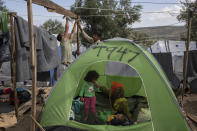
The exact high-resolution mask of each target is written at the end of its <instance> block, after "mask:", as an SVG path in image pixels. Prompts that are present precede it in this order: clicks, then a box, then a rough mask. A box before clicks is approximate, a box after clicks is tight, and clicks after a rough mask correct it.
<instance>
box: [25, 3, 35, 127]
mask: <svg viewBox="0 0 197 131" xmlns="http://www.w3.org/2000/svg"><path fill="white" fill-rule="evenodd" d="M27 7H28V24H29V41H30V56H31V69H32V117H33V118H34V119H35V120H36V84H37V74H36V73H37V69H36V45H35V41H34V40H35V39H34V35H33V32H34V29H33V16H32V0H27ZM35 129H36V128H35V123H34V121H33V120H32V131H35Z"/></svg>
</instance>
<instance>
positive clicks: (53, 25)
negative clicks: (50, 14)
mask: <svg viewBox="0 0 197 131" xmlns="http://www.w3.org/2000/svg"><path fill="white" fill-rule="evenodd" d="M40 27H41V28H44V29H46V30H47V31H50V32H51V33H53V34H59V33H63V32H64V27H63V25H62V23H61V22H59V21H58V20H52V19H49V20H48V21H46V22H44V24H43V25H41V26H40Z"/></svg>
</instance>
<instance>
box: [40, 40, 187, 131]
mask: <svg viewBox="0 0 197 131" xmlns="http://www.w3.org/2000/svg"><path fill="white" fill-rule="evenodd" d="M166 66H167V65H166ZM89 70H96V71H97V72H98V73H99V75H100V77H99V80H98V83H99V84H101V85H105V86H106V87H108V88H109V87H110V86H111V83H112V81H119V82H120V83H122V84H123V85H124V87H125V96H126V97H129V96H132V95H141V96H145V97H146V98H147V101H148V105H149V109H150V112H151V121H149V122H144V123H140V124H137V125H131V126H112V125H90V124H84V123H80V122H77V121H75V120H69V114H70V110H71V106H72V100H73V98H74V97H76V96H77V95H78V94H79V91H80V86H81V85H82V83H83V82H84V80H83V79H84V76H85V74H86V73H87V72H88V71H89ZM41 125H42V126H43V127H53V126H64V127H68V128H75V129H77V130H91V131H110V130H111V131H130V130H132V131H145V130H146V131H187V130H190V128H189V126H188V124H187V122H186V121H185V119H184V116H183V114H182V112H181V110H180V108H179V105H178V104H177V100H176V98H175V96H174V93H173V91H172V89H171V85H170V83H169V81H168V80H167V77H166V76H165V74H164V72H163V71H162V69H161V68H160V66H159V64H158V63H157V61H156V60H155V59H154V57H153V56H152V55H151V54H150V53H149V52H148V51H146V50H145V49H144V48H142V47H141V46H139V45H137V44H135V43H133V42H132V41H129V40H126V39H111V40H108V41H105V42H103V43H101V44H99V45H94V46H92V47H91V48H90V49H89V50H87V51H86V52H85V53H84V54H82V55H81V56H80V57H79V58H78V59H77V60H76V61H75V62H74V63H73V64H72V65H71V66H70V67H69V68H68V70H66V72H65V73H64V74H63V76H62V77H61V78H60V80H59V81H58V82H57V84H56V86H55V87H54V89H53V91H52V92H51V94H50V96H49V97H48V100H47V103H46V106H45V109H44V112H43V115H42V118H41ZM65 129H66V128H65Z"/></svg>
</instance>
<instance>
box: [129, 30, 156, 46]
mask: <svg viewBox="0 0 197 131" xmlns="http://www.w3.org/2000/svg"><path fill="white" fill-rule="evenodd" d="M128 39H131V40H133V41H134V42H135V43H137V44H143V45H144V46H145V47H150V46H151V45H152V44H154V43H155V42H156V40H154V39H150V36H149V35H148V34H146V33H144V32H139V31H131V33H130V35H129V36H128Z"/></svg>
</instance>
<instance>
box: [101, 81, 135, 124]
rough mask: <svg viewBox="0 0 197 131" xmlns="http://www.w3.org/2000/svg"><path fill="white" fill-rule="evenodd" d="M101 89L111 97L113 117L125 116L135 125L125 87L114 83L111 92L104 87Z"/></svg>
mask: <svg viewBox="0 0 197 131" xmlns="http://www.w3.org/2000/svg"><path fill="white" fill-rule="evenodd" d="M100 89H101V90H102V92H104V93H105V94H108V95H109V96H110V102H111V106H112V115H114V114H116V113H122V114H125V115H126V117H127V118H128V119H129V121H130V122H131V123H133V122H134V119H133V118H132V117H131V113H130V111H129V107H128V102H127V99H126V98H125V97H124V87H123V85H122V84H121V83H119V82H112V86H111V90H110V91H109V90H108V89H106V88H105V87H104V86H101V87H100Z"/></svg>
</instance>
